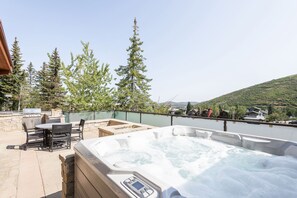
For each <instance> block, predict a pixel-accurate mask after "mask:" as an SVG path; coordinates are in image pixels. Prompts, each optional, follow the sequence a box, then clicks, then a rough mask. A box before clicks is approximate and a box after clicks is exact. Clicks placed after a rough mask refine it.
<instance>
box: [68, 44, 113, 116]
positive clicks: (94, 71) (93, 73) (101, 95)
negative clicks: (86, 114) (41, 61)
mask: <svg viewBox="0 0 297 198" xmlns="http://www.w3.org/2000/svg"><path fill="white" fill-rule="evenodd" d="M82 45H83V53H82V54H79V55H77V56H75V57H74V56H73V55H72V54H71V64H70V65H68V66H65V65H63V74H64V75H63V76H64V78H65V79H64V83H65V85H66V87H67V91H68V97H67V106H68V109H69V110H72V111H83V110H89V111H99V110H109V109H111V107H112V93H113V89H112V88H110V87H109V86H110V83H111V80H112V76H111V74H110V72H109V65H108V64H104V63H102V64H100V63H99V61H98V60H97V59H96V58H95V56H94V53H93V50H91V49H89V44H88V43H83V42H82Z"/></svg>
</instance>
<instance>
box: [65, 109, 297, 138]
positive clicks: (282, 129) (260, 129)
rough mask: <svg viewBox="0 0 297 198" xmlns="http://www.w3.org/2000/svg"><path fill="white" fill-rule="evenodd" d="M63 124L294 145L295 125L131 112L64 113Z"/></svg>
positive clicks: (296, 134) (296, 135)
mask: <svg viewBox="0 0 297 198" xmlns="http://www.w3.org/2000/svg"><path fill="white" fill-rule="evenodd" d="M64 116H65V121H66V122H74V121H79V120H80V119H85V120H99V119H112V118H114V119H119V120H126V121H130V122H135V123H142V124H147V125H152V126H157V127H163V126H170V125H187V126H195V127H200V128H207V129H214V130H220V131H228V132H236V133H245V134H250V135H256V136H265V137H270V138H277V139H285V140H290V141H296V142H297V130H296V129H297V125H292V124H279V123H268V122H257V121H246V120H232V119H222V118H206V117H198V116H179V115H168V114H157V113H144V112H132V111H117V110H115V111H95V112H64Z"/></svg>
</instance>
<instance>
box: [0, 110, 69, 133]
mask: <svg viewBox="0 0 297 198" xmlns="http://www.w3.org/2000/svg"><path fill="white" fill-rule="evenodd" d="M41 117H42V116H41V115H37V116H36V115H34V116H27V115H25V116H24V115H23V114H9V115H0V126H1V127H0V133H2V132H21V131H23V126H22V122H25V123H26V125H27V128H34V127H35V125H36V124H40V123H41V121H42V120H41ZM48 118H49V119H50V120H51V119H57V120H60V122H61V123H64V122H65V117H64V116H63V115H62V116H60V117H51V116H50V117H48Z"/></svg>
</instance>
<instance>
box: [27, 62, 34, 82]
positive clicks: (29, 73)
mask: <svg viewBox="0 0 297 198" xmlns="http://www.w3.org/2000/svg"><path fill="white" fill-rule="evenodd" d="M26 72H27V75H26V77H27V82H28V84H29V85H30V87H31V88H33V87H34V86H35V78H36V70H35V68H34V67H33V64H32V62H30V64H29V65H28V67H27V70H26Z"/></svg>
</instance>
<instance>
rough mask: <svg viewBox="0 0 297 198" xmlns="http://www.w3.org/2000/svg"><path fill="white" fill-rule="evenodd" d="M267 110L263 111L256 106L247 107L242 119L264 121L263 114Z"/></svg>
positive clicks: (264, 114)
mask: <svg viewBox="0 0 297 198" xmlns="http://www.w3.org/2000/svg"><path fill="white" fill-rule="evenodd" d="M266 115H267V111H263V110H262V109H260V108H258V107H251V108H248V109H247V112H246V114H245V116H244V118H243V119H245V120H255V121H265V116H266Z"/></svg>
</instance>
